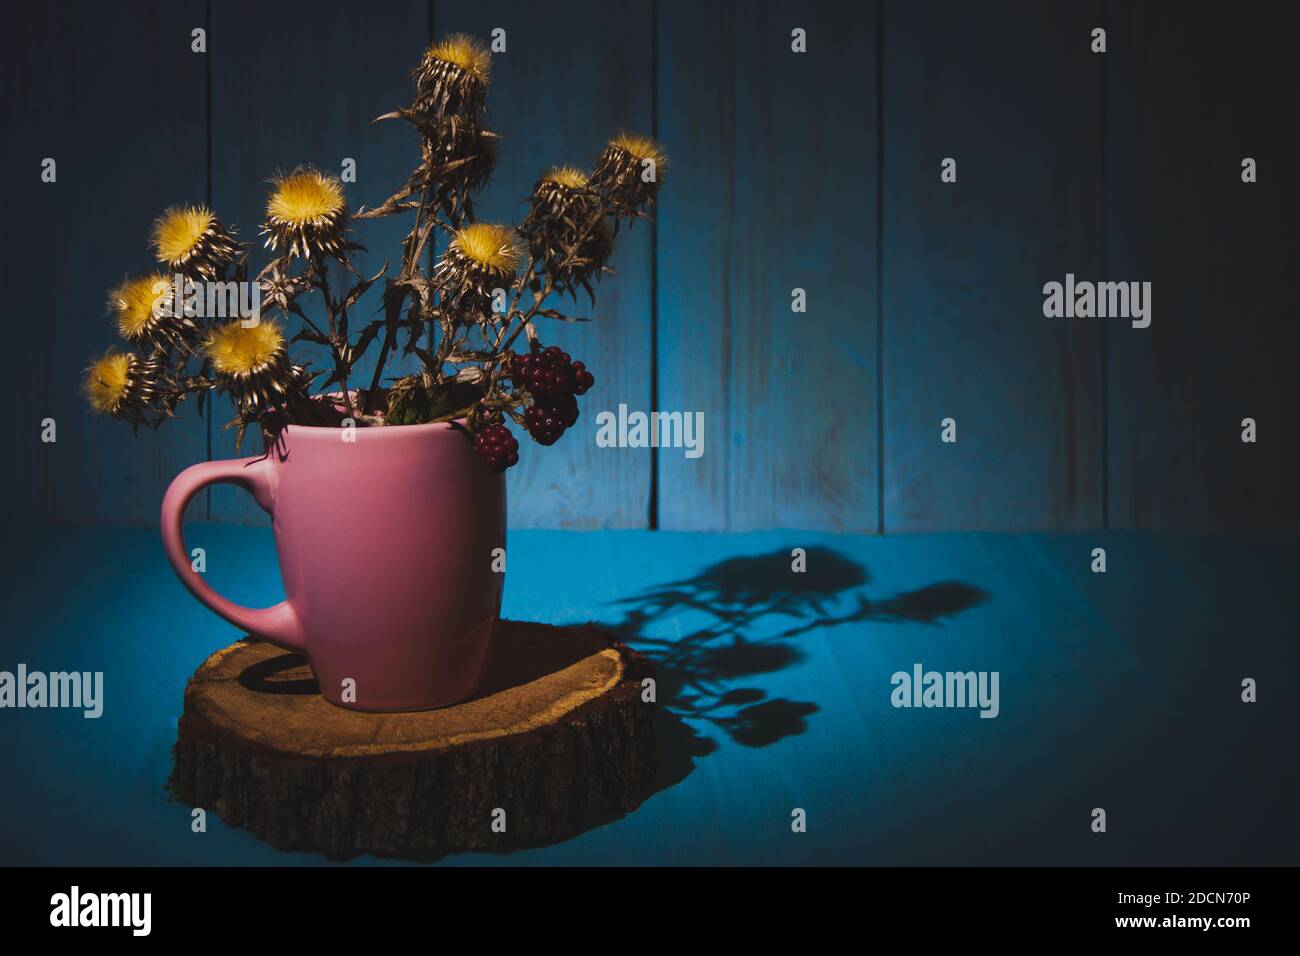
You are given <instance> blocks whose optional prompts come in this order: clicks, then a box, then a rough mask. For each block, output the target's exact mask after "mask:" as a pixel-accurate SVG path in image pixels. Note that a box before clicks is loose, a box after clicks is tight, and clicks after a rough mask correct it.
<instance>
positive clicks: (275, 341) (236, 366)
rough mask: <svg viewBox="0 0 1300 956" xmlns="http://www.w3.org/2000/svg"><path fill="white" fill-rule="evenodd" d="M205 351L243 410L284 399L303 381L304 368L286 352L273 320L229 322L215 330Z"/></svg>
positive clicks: (219, 381) (220, 380) (223, 386)
mask: <svg viewBox="0 0 1300 956" xmlns="http://www.w3.org/2000/svg"><path fill="white" fill-rule="evenodd" d="M204 352H205V354H206V355H207V358H208V360H209V361H210V362H211V363H212V371H213V374H214V376H215V377H216V380H217V384H218V385H219V386H220V387H221V389H222V390H223V391H225V392H228V393H229V394H230V395H231V396H232V397H233V398H234V400H235V403H236V405H238V407H239V410H240V412H241V414H242V413H250V412H257V411H261V410H263V409H265V408H266V407H267V406H270V405H274V404H276V403H279V402H282V401H283V400H284V398H285V396H287V395H288V394H289V392H290V391H291V390H292V389H293V388H294V387H295V386H296V385H299V384H301V382H302V380H301V378H300V373H301V372H302V369H300V368H298V367H297V366H295V365H292V364H290V362H289V360H288V356H287V355H286V352H285V339H284V332H283V330H282V329H281V328H280V326H278V325H277V324H276V323H274V322H271V321H266V320H264V321H261V322H259V323H258V324H257V325H254V326H250V327H248V328H245V327H244V326H243V325H242V324H241V323H240V321H239V320H235V321H233V322H228V323H226V324H225V325H223V326H220V327H219V328H217V329H215V330H213V332H212V334H211V335H210V336H209V338H208V342H207V345H206V347H205V349H204Z"/></svg>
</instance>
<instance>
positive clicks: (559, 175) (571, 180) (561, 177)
mask: <svg viewBox="0 0 1300 956" xmlns="http://www.w3.org/2000/svg"><path fill="white" fill-rule="evenodd" d="M542 182H544V183H554V184H555V185H557V186H565V187H567V188H569V189H585V188H586V187H587V174H586V173H584V172H583V171H582V170H580V169H578V168H576V167H574V166H556V167H554V168H553V169H548V170H547V171H546V173H545V174H544V175H543V176H542Z"/></svg>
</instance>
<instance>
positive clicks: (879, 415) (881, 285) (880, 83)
mask: <svg viewBox="0 0 1300 956" xmlns="http://www.w3.org/2000/svg"><path fill="white" fill-rule="evenodd" d="M884 345H885V0H878V2H877V4H876V533H877V534H881V535H883V534H884V533H885V347H884Z"/></svg>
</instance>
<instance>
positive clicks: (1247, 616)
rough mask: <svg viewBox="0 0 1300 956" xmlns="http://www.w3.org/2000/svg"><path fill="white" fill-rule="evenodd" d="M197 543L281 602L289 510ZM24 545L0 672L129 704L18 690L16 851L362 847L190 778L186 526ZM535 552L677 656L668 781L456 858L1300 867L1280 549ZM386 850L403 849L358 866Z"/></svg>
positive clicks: (158, 856)
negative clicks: (314, 842) (209, 792)
mask: <svg viewBox="0 0 1300 956" xmlns="http://www.w3.org/2000/svg"><path fill="white" fill-rule="evenodd" d="M188 534H189V540H190V545H191V547H203V548H205V549H206V552H207V561H208V571H207V573H208V577H209V580H210V582H211V583H212V584H213V585H214V586H215V587H217V588H218V589H219V590H221V591H222V592H223V593H226V594H229V595H230V596H232V597H233V598H235V599H237V600H241V601H243V602H245V603H249V604H267V603H271V602H273V601H275V600H278V599H279V598H280V596H281V592H280V582H279V575H278V570H277V567H276V561H275V552H274V547H273V543H272V540H271V536H270V531H269V529H264V528H236V527H220V526H215V525H196V526H194V527H192V528H191V529H190V530H189V532H188ZM1096 547H1104V548H1105V549H1106V552H1107V565H1108V570H1107V572H1106V573H1105V574H1096V573H1093V572H1092V571H1091V570H1090V565H1091V563H1092V557H1091V552H1092V549H1093V548H1096ZM794 548H803V549H806V552H807V559H808V570H807V571H806V572H805V573H804V574H795V573H793V572H792V571H791V560H792V559H791V551H792V549H794ZM3 554H4V555H5V559H4V560H5V565H6V566H5V569H4V570H5V573H4V582H5V584H4V589H5V590H4V607H5V610H6V612H7V617H8V620H7V621H6V622H5V628H4V637H3V644H2V645H0V646H3V656H2V658H0V670H8V671H13V670H14V669H16V667H17V665H18V664H19V663H23V664H26V665H27V667H28V668H29V670H43V671H59V670H73V669H75V670H81V671H87V670H90V671H96V670H98V671H103V672H104V682H105V705H104V712H103V715H102V717H100V718H99V719H95V720H91V719H85V718H83V716H82V715H81V713H80V712H79V711H71V710H31V709H26V710H6V711H4V712H2V713H0V765H2V766H4V767H5V768H6V771H7V773H6V777H7V779H6V780H5V782H4V786H3V788H0V846H2V847H3V862H5V863H20V864H146V865H150V864H218V865H221V864H321V863H337V862H338V861H329V860H326V859H325V858H324V857H322V856H320V855H317V854H310V853H282V852H278V851H276V850H273V849H271V848H270V847H269V846H266V845H264V844H262V843H260V842H258V841H257V840H256V839H255V838H253V837H252V836H250V835H249V834H247V833H245V832H242V831H238V830H232V829H230V828H228V827H226V826H225V825H224V824H222V823H221V822H220V820H219V819H217V817H216V815H215V814H210V815H209V818H208V830H207V832H206V833H193V832H191V828H190V811H189V809H188V808H187V807H185V806H183V805H180V804H177V803H174V802H169V801H168V800H167V799H166V796H165V794H164V791H163V784H164V781H165V780H166V778H167V775H168V772H169V770H170V765H171V753H170V752H171V745H172V743H173V740H174V738H175V731H176V720H177V717H178V716H179V714H180V708H181V697H182V692H183V690H184V686H185V681H186V678H187V677H188V676H189V675H190V673H191V672H192V671H193V670H194V668H195V667H197V666H198V664H199V663H200V662H201V661H202V660H203V659H204V657H206V656H207V655H208V654H209V653H211V652H212V651H213V650H215V649H217V648H219V647H221V646H224V645H226V644H228V643H230V642H231V641H232V640H234V639H236V638H237V637H238V636H239V635H238V633H237V632H236V631H235V630H234V629H232V628H231V627H229V626H228V625H226V624H225V623H224V622H222V621H220V620H219V619H217V618H216V617H214V616H212V615H211V614H210V613H208V612H207V611H205V610H204V609H202V608H201V607H200V606H199V605H198V604H197V603H195V602H194V601H193V600H192V599H191V598H190V597H189V596H188V594H187V593H185V592H184V590H183V589H182V588H181V586H180V584H179V583H178V582H177V581H176V580H175V578H174V577H173V576H172V573H171V571H170V570H169V569H168V567H167V565H166V562H165V560H164V558H163V554H162V549H161V547H160V545H159V543H158V541H157V538H156V532H152V531H145V530H138V531H131V530H112V531H105V530H75V529H59V530H52V531H49V530H42V531H39V532H37V531H32V532H28V533H23V532H12V533H7V534H6V546H5V548H4V550H3ZM508 556H509V557H508V560H509V572H508V575H507V584H506V599H505V612H506V614H507V615H508V616H511V617H515V618H521V619H529V620H539V621H546V622H552V623H559V624H563V623H574V622H584V621H588V620H593V621H598V622H601V623H603V624H605V625H606V626H608V627H609V628H610V629H612V630H614V631H616V632H618V633H619V634H620V635H622V636H623V638H625V639H626V640H628V641H629V642H630V643H631V644H632V645H634V646H635V647H637V648H639V649H640V650H642V651H643V652H644V653H646V654H647V655H648V656H649V657H651V658H652V659H654V660H655V661H656V662H657V665H658V669H659V674H660V700H661V703H662V704H663V711H664V713H663V715H662V720H661V726H660V737H661V746H662V751H663V752H662V755H661V759H662V764H663V766H662V773H661V779H660V783H659V787H658V789H657V791H656V792H655V793H654V794H653V795H652V796H651V797H650V798H649V799H648V800H646V802H645V803H644V804H643V805H642V807H641V808H640V809H638V810H637V811H635V812H634V813H632V814H630V815H628V816H626V817H624V818H622V819H619V820H617V821H615V822H613V823H610V824H607V825H604V826H600V827H597V828H594V829H591V830H588V831H587V832H585V833H583V834H581V835H579V836H577V837H576V838H574V839H571V840H568V841H566V842H564V843H560V844H557V845H553V846H547V847H541V848H536V849H529V850H523V851H517V852H514V853H510V854H460V855H454V856H450V857H446V858H444V859H443V860H442V861H441V862H442V863H443V864H444V865H459V864H487V865H511V864H540V863H546V864H695V863H699V864H759V863H788V864H809V863H867V864H872V863H894V864H974V863H991V864H1004V863H1005V864H1011V863H1041V864H1108V863H1117V864H1163V865H1184V864H1185V865H1192V864H1285V863H1289V864H1294V863H1296V862H1297V859H1298V854H1297V850H1298V849H1300V838H1298V835H1297V824H1296V817H1295V815H1294V808H1295V806H1296V805H1297V802H1298V801H1297V798H1298V797H1300V770H1298V769H1297V760H1296V740H1297V734H1296V731H1297V728H1300V720H1298V719H1297V718H1298V716H1300V705H1298V704H1297V700H1296V696H1295V694H1294V693H1293V682H1294V679H1295V675H1296V673H1297V672H1298V668H1297V664H1298V663H1300V654H1298V653H1297V649H1296V643H1295V620H1296V616H1297V610H1298V609H1300V607H1298V606H1300V599H1297V595H1296V590H1295V582H1294V576H1293V575H1291V574H1289V573H1287V571H1286V568H1287V566H1288V565H1287V560H1288V556H1287V553H1286V551H1285V549H1284V548H1283V547H1282V546H1281V545H1280V544H1278V545H1273V544H1270V543H1267V542H1259V541H1229V540H1218V539H1205V538H1194V537H1151V536H1139V535H1132V534H1118V533H1111V534H1090V535H1079V536H1009V535H991V534H948V535H922V536H901V537H887V538H880V537H864V536H835V535H827V534H811V533H798V532H780V531H776V532H765V533H754V534H743V535H724V534H685V533H665V532H642V531H625V532H590V533H579V532H560V531H555V532H549V531H519V532H515V533H512V534H511V536H510V539H509V544H508ZM917 663H919V664H921V665H922V666H923V667H924V668H925V669H926V670H931V669H933V670H939V671H949V670H953V671H967V670H975V671H997V672H999V675H1000V684H999V686H1000V701H999V703H1000V713H999V715H998V716H997V717H996V718H994V719H981V718H979V716H978V714H977V712H976V711H974V710H969V709H900V708H895V707H893V706H892V705H891V702H890V694H891V691H892V690H893V687H892V685H891V682H890V677H891V675H892V674H893V673H895V672H897V671H909V672H910V671H911V670H912V668H913V666H914V665H915V664H917ZM1246 677H1251V678H1254V679H1255V680H1256V681H1257V682H1258V688H1259V690H1258V696H1259V699H1258V702H1257V703H1253V704H1247V703H1243V702H1242V701H1241V681H1242V679H1243V678H1246ZM1096 807H1102V808H1104V809H1105V810H1106V813H1107V832H1106V833H1104V834H1096V833H1093V832H1092V831H1091V829H1090V823H1091V820H1092V817H1091V813H1092V810H1093V808H1096ZM795 808H801V809H803V810H804V811H805V812H806V815H807V832H804V833H795V832H792V829H791V819H792V818H791V814H792V812H793V810H794V809H795ZM375 862H401V861H376V860H374V859H372V858H369V857H360V858H356V859H354V860H352V861H350V864H351V865H361V864H369V863H375Z"/></svg>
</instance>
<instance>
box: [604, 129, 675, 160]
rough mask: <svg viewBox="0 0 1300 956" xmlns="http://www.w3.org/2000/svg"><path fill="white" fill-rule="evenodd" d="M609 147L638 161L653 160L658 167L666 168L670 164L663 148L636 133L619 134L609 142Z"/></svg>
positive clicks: (647, 137)
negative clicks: (615, 148)
mask: <svg viewBox="0 0 1300 956" xmlns="http://www.w3.org/2000/svg"><path fill="white" fill-rule="evenodd" d="M609 145H611V146H615V147H617V148H618V149H621V150H623V151H624V152H625V153H628V154H629V155H631V156H632V157H633V158H634V159H636V160H638V161H640V160H645V159H653V160H654V163H655V165H656V166H665V165H667V163H668V154H667V153H665V152H664V151H663V147H661V146H660V145H659V144H658V143H656V142H655V141H654V140H652V139H651V138H650V137H649V136H640V135H638V134H636V133H626V132H625V133H619V134H618V135H617V136H615V137H614V138H613V139H611V140H610V141H609Z"/></svg>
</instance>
